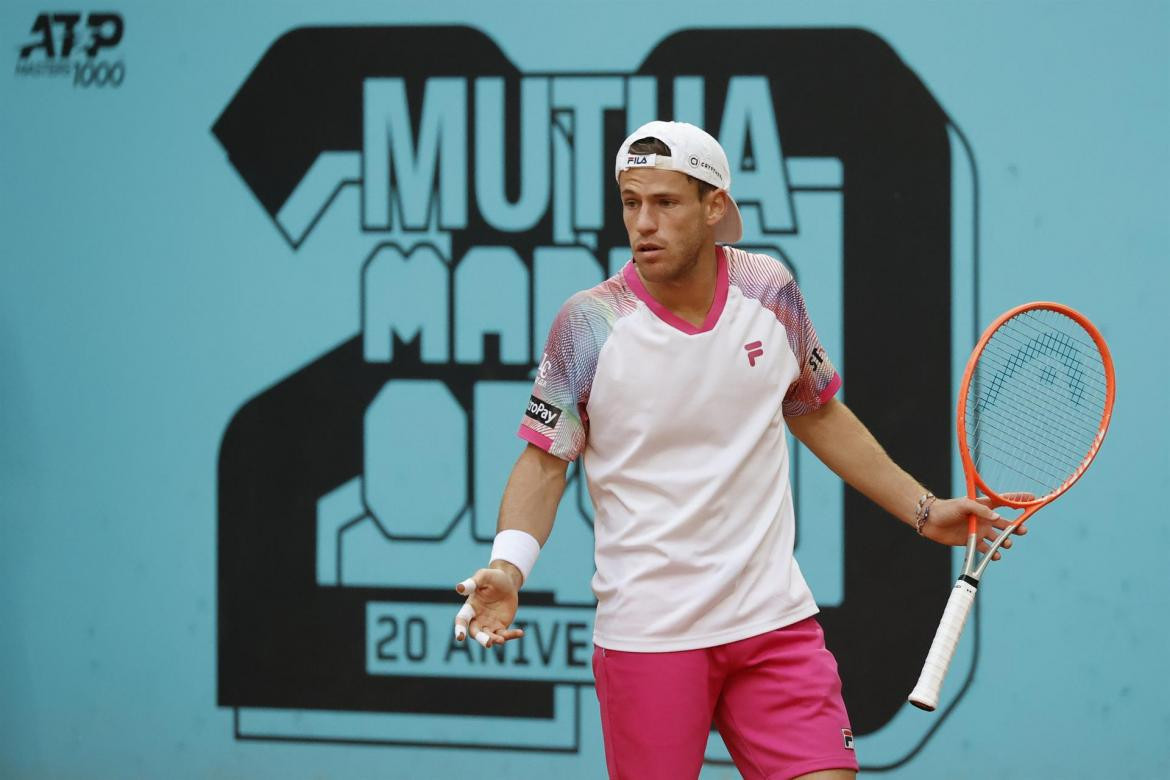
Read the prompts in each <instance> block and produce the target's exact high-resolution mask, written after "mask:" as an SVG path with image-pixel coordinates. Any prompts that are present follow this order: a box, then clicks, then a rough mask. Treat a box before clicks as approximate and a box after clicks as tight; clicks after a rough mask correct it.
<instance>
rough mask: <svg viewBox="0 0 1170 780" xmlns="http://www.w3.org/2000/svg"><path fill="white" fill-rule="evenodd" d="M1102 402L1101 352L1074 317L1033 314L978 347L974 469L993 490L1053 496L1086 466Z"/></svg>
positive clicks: (970, 398) (970, 421)
mask: <svg viewBox="0 0 1170 780" xmlns="http://www.w3.org/2000/svg"><path fill="white" fill-rule="evenodd" d="M1107 398H1108V380H1107V378H1106V369H1105V365H1104V361H1103V359H1102V357H1101V353H1100V350H1099V349H1098V347H1097V345H1096V342H1095V341H1093V339H1092V337H1091V336H1089V334H1088V333H1087V332H1086V331H1085V330H1084V328H1082V327H1081V325H1080V324H1079V323H1077V322H1076V321H1075V320H1073V319H1071V318H1069V317H1067V316H1065V315H1063V314H1060V313H1058V312H1054V311H1051V310H1047V309H1031V310H1028V311H1025V312H1022V313H1021V314H1019V315H1017V316H1016V317H1013V318H1012V319H1010V320H1008V321H1007V322H1005V323H1003V324H1002V325H1001V326H1000V327H999V328H998V329H997V330H996V331H995V333H994V334H992V336H991V338H990V339H989V340H988V341H987V343H986V344H985V345H984V348H983V350H982V352H981V353H980V355H979V357H978V359H977V362H976V367H975V370H974V372H973V374H972V376H971V377H970V380H969V382H968V387H967V395H966V398H965V401H964V403H965V404H966V433H967V441H968V447H969V448H970V452H971V455H972V458H973V460H974V461H975V466H976V470H977V471H978V472H979V474H980V476H981V477H982V478H983V481H984V482H985V483H986V484H988V485H994V486H995V487H996V489H1001V488H1002V489H1005V490H1008V491H1026V492H1029V493H1034V494H1035V495H1036V496H1037V497H1040V496H1044V495H1048V494H1051V493H1053V492H1056V491H1057V490H1058V489H1059V488H1060V487H1061V486H1062V485H1064V484H1065V483H1066V482H1067V481H1068V480H1069V479H1071V478H1072V477H1073V476H1075V475H1076V474H1077V473H1078V472H1079V471H1080V469H1082V468H1083V465H1084V464H1085V463H1086V462H1087V459H1088V456H1089V455H1090V454H1091V453H1092V451H1093V448H1094V447H1095V446H1096V443H1097V441H1098V434H1099V432H1100V428H1101V423H1102V420H1103V416H1104V414H1105V409H1106V406H1107V400H1106V399H1107Z"/></svg>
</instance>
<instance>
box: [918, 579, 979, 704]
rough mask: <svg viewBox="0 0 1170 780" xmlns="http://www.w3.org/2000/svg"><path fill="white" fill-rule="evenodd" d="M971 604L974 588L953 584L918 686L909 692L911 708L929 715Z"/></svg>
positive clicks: (936, 701)
mask: <svg viewBox="0 0 1170 780" xmlns="http://www.w3.org/2000/svg"><path fill="white" fill-rule="evenodd" d="M974 603H975V586H974V585H972V584H971V583H969V582H967V581H966V580H959V581H958V582H956V583H955V587H954V589H953V590H951V597H950V599H948V600H947V608H946V609H945V610H943V616H942V620H941V621H939V624H938V631H936V632H935V634H934V641H933V642H931V643H930V652H929V653H927V654H926V662H925V663H924V664H923V665H922V674H921V675H919V677H918V684H917V685H915V686H914V690H913V691H911V692H910V703H911V704H913V705H914V706H915V707H921V708H922V709H924V710H927V711H932V710H934V708H935V707H937V706H938V695H939V693H940V692H941V691H942V684H943V678H944V677H946V676H947V669H948V668H949V667H950V665H951V660H952V659H953V658H954V657H955V648H956V647H958V645H959V636H960V635H961V634H962V633H963V625H964V624H965V623H966V622H967V615H968V614H970V612H971V605H972V604H974Z"/></svg>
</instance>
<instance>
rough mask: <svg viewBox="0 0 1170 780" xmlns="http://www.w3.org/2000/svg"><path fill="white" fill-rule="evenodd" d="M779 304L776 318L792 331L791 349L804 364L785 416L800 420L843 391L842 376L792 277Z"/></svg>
mask: <svg viewBox="0 0 1170 780" xmlns="http://www.w3.org/2000/svg"><path fill="white" fill-rule="evenodd" d="M777 303H778V306H777V309H776V316H777V317H778V318H779V319H780V322H781V323H783V325H784V327H785V329H786V330H787V331H788V343H789V346H791V347H792V352H793V353H794V354H795V355H796V360H797V362H798V363H799V364H800V373H799V374H798V375H797V377H796V380H795V381H794V382H793V383H792V384H791V385H790V386H789V387H788V392H787V393H786V394H785V395H784V416H785V417H796V416H798V415H802V414H807V413H808V412H812V411H816V410H817V409H819V408H821V407H822V406H824V405H825V403H827V402H828V400H829V399H830V398H832V397H833V396H834V395H835V394H836V392H837V390H839V389H840V387H841V375H840V374H838V373H837V369H836V368H834V367H833V363H832V361H830V360H829V357H828V355H826V354H825V348H824V347H822V346H821V342H820V339H818V338H817V332H816V329H815V328H813V324H812V320H811V319H810V318H809V316H808V310H807V309H806V308H805V305H804V296H803V295H801V294H800V288H799V287H797V286H796V280H795V279H794V278H792V276H791V275H788V279H787V281H786V283H784V284H783V285H782V286H781V287H780V290H779V296H778V301H777Z"/></svg>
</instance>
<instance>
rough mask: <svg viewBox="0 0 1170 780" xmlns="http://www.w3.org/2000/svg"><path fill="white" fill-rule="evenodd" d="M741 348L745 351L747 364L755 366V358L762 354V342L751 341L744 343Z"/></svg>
mask: <svg viewBox="0 0 1170 780" xmlns="http://www.w3.org/2000/svg"><path fill="white" fill-rule="evenodd" d="M743 348H744V349H745V350H746V351H747V359H748V365H749V366H751V367H752V368H755V366H756V358H758V357H760V356H762V355H763V354H764V342H762V341H752V342H749V343H747V344H744V345H743Z"/></svg>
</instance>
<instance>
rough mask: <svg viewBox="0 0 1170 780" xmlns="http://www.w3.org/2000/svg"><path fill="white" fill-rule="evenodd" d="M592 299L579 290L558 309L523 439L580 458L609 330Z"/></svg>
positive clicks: (521, 432) (523, 424) (554, 452)
mask: <svg viewBox="0 0 1170 780" xmlns="http://www.w3.org/2000/svg"><path fill="white" fill-rule="evenodd" d="M592 304H594V301H592V300H591V299H590V297H589V296H588V295H587V294H585V293H578V294H577V295H574V296H573V297H572V298H570V299H569V300H568V301H567V302H566V303H565V305H564V306H562V307H561V310H560V311H559V312H558V313H557V316H556V319H555V320H553V324H552V328H551V329H550V330H549V334H548V341H547V342H546V343H545V348H544V354H543V355H541V358H540V366H539V367H538V369H537V375H536V382H535V384H534V385H533V387H532V397H531V398H529V399H528V408H527V410H525V412H524V416H523V417H522V418H521V419H520V430H519V432H518V433H519V436H520V438H522V439H524V440H525V441H527V442H529V443H531V444H535V445H536V446H537V447H540V448H541V449H542V450H544V451H545V452H548V453H550V454H552V455H556V456H557V457H558V458H561V459H562V460H567V461H573V460H576V459H577V456H579V455H580V454H581V453H582V452H583V451H584V450H585V441H586V438H587V436H588V432H589V420H588V415H587V414H586V413H585V405H586V404H587V403H588V401H589V391H590V390H591V389H592V386H593V374H594V372H595V371H596V369H597V354H598V352H599V351H600V347H601V342H602V340H603V339H604V335H605V332H606V330H607V329H606V328H605V327H604V326H603V324H602V323H599V322H598V321H597V320H598V318H597V317H595V316H593V314H594V312H593V311H592V309H593V308H595V306H594V305H592Z"/></svg>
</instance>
